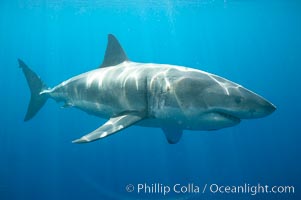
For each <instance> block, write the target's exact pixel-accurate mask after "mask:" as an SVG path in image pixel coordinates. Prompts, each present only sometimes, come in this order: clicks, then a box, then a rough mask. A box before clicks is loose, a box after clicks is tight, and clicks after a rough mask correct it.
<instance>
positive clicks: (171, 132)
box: [162, 127, 183, 144]
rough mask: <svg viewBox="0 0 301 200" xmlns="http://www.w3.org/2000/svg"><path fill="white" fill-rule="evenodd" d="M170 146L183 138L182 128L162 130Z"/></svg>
mask: <svg viewBox="0 0 301 200" xmlns="http://www.w3.org/2000/svg"><path fill="white" fill-rule="evenodd" d="M162 130H163V132H164V134H165V136H166V139H167V141H168V143H169V144H176V143H178V142H179V140H180V139H181V137H182V134H183V130H182V129H181V128H176V127H174V128H170V127H168V128H162Z"/></svg>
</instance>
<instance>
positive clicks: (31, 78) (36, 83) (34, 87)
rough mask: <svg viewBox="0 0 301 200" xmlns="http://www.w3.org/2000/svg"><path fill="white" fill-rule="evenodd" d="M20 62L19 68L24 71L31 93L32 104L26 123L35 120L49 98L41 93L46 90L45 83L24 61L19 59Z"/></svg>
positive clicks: (30, 104)
mask: <svg viewBox="0 0 301 200" xmlns="http://www.w3.org/2000/svg"><path fill="white" fill-rule="evenodd" d="M18 62H19V67H20V68H21V69H22V70H23V73H24V75H25V78H26V80H27V83H28V86H29V89H30V92H31V98H30V102H29V105H28V108H27V113H26V115H25V118H24V121H28V120H30V119H31V118H33V117H34V116H35V115H36V114H37V112H38V111H39V110H40V109H41V108H42V107H43V105H44V104H45V103H46V101H47V99H48V96H47V95H46V94H40V93H41V92H42V91H43V90H45V89H46V88H47V86H46V85H45V84H44V83H43V81H42V80H41V78H40V77H39V76H38V75H37V74H36V73H35V72H34V71H32V70H31V69H30V68H29V67H28V66H27V65H26V64H25V63H24V62H23V61H22V60H20V59H18Z"/></svg>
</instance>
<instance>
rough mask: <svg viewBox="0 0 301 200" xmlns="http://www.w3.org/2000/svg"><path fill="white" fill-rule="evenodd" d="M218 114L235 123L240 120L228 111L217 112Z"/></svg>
mask: <svg viewBox="0 0 301 200" xmlns="http://www.w3.org/2000/svg"><path fill="white" fill-rule="evenodd" d="M217 113H218V114H219V115H221V116H223V117H224V118H227V119H229V120H231V121H233V122H235V123H239V122H240V118H238V117H235V116H233V115H231V114H229V113H225V112H217Z"/></svg>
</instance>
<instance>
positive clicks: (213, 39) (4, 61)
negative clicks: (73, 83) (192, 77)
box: [0, 0, 301, 200]
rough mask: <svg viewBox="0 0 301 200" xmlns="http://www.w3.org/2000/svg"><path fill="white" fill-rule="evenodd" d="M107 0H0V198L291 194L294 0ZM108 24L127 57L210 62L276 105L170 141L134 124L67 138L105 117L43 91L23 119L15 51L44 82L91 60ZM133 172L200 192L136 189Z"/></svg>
mask: <svg viewBox="0 0 301 200" xmlns="http://www.w3.org/2000/svg"><path fill="white" fill-rule="evenodd" d="M110 2H111V3H103V1H94V3H85V2H84V1H69V0H66V1H34V0H24V1H5V0H3V1H1V2H0V28H1V29H0V30H1V31H0V44H1V46H0V70H1V71H0V74H1V79H0V85H1V99H0V102H1V128H0V130H1V132H0V134H1V139H0V160H1V162H0V199H1V200H20V199H26V200H27V199H30V200H31V199H43V200H48V199H49V200H50V199H51V200H52V199H89V200H96V199H97V200H98V199H99V200H100V199H300V198H301V195H300V186H301V183H300V180H301V170H300V169H301V164H300V150H301V147H300V142H301V137H300V134H301V128H300V113H301V106H300V104H301V93H300V83H299V82H300V75H301V73H300V72H301V68H300V67H301V55H300V52H301V37H300V36H301V3H300V1H297V0H296V1H294V0H291V1H286V0H282V1H281V0H279V1H256V0H254V1H252V0H249V1H242V0H241V1H240V0H236V1H235V0H233V1H231V0H227V1H226V0H224V1H222V0H220V1H218V0H216V1H209V0H206V1H158V2H160V3H157V1H145V2H144V1H134V0H132V1H128V2H127V3H125V2H123V1H117V0H114V1H110ZM108 33H113V34H114V35H116V37H117V38H118V39H119V41H120V43H121V44H122V46H123V48H124V49H125V51H126V52H127V55H128V56H129V58H130V59H131V60H133V61H138V62H153V63H168V64H177V65H184V66H189V67H193V68H198V69H202V70H205V71H209V72H211V73H214V74H218V75H220V76H223V77H225V78H228V79H230V80H232V81H235V82H237V83H240V84H242V85H243V86H245V87H247V88H249V89H251V90H253V91H255V92H257V93H258V94H260V95H262V96H264V97H265V98H267V99H268V100H270V101H271V102H272V103H273V104H275V105H276V106H277V111H276V112H274V113H273V114H272V115H271V116H268V117H266V118H263V119H257V120H249V121H243V122H242V123H241V124H239V125H238V126H235V127H231V128H227V129H223V130H219V131H213V132H191V131H185V132H184V135H183V138H182V140H181V141H180V142H179V143H178V144H176V145H169V144H168V143H167V141H166V139H165V136H164V134H163V133H162V132H161V130H159V129H155V128H142V127H130V128H128V129H126V130H124V131H122V132H119V133H117V134H115V135H113V136H111V137H108V138H106V139H103V140H100V141H97V142H93V143H89V144H84V145H76V144H72V143H71V141H72V140H73V139H76V138H79V137H80V136H82V135H84V134H86V133H88V132H90V131H92V130H94V129H96V128H97V127H98V126H100V125H101V124H103V123H104V122H105V120H104V119H100V118H97V117H94V116H90V115H87V114H86V113H84V112H81V111H79V110H76V109H60V106H61V105H58V104H57V103H56V102H54V101H52V100H50V101H48V102H47V103H46V105H45V106H44V107H43V109H42V110H41V111H40V112H39V113H38V115H37V116H36V117H35V118H34V119H33V120H31V121H29V122H26V123H25V122H23V117H24V115H25V112H26V109H27V104H28V102H29V98H30V93H29V90H28V87H27V84H26V81H25V78H24V77H23V74H22V72H21V70H20V69H19V68H18V64H17V58H21V59H23V60H24V61H25V62H26V63H27V64H28V65H29V66H31V67H32V68H33V69H34V70H35V71H36V72H37V73H38V74H39V75H40V76H41V77H42V78H43V79H44V81H45V82H46V83H47V84H48V85H49V86H54V85H56V84H58V83H60V82H61V81H63V80H66V79H67V78H69V77H72V76H74V75H77V74H79V73H82V72H85V71H88V70H91V69H94V68H96V67H98V66H99V64H100V63H101V62H102V59H103V55H104V51H105V47H106V43H107V34H108ZM145 183H146V184H148V185H149V186H151V184H162V186H170V187H173V186H174V185H175V184H177V183H179V184H181V185H188V184H189V183H191V184H194V185H195V186H199V187H200V193H199V194H196V193H182V194H177V193H175V192H170V193H168V194H166V195H165V196H164V195H163V193H162V192H161V193H160V192H159V194H158V193H154V192H153V193H151V192H148V191H146V192H145V191H144V190H142V191H141V192H140V193H139V194H138V193H137V186H138V184H145ZM128 184H133V185H134V186H135V191H133V192H132V193H128V192H127V191H126V186H127V185H128ZM206 184H207V185H208V187H207V190H206V191H205V193H204V194H203V193H202V190H203V188H204V185H206ZM212 184H218V185H220V186H221V185H223V186H227V185H229V186H239V185H244V184H249V185H250V186H252V185H258V184H261V185H268V186H270V187H272V186H294V194H292V192H291V193H290V194H289V193H288V192H286V193H285V192H282V193H281V194H279V193H278V194H273V193H268V194H257V195H252V192H249V193H248V194H235V193H229V194H227V193H223V194H222V193H212V192H210V191H209V186H210V185H212ZM171 189H172V188H171ZM253 194H254V193H253Z"/></svg>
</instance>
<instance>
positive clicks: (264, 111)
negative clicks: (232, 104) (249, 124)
mask: <svg viewBox="0 0 301 200" xmlns="http://www.w3.org/2000/svg"><path fill="white" fill-rule="evenodd" d="M240 91H241V92H242V93H241V94H243V97H244V99H245V102H244V103H243V110H244V112H243V114H242V117H241V118H245V119H248V118H249V119H251V118H261V117H265V116H268V115H270V114H271V113H273V112H274V111H275V110H276V106H275V105H273V104H272V103H271V102H269V101H268V100H266V99H265V98H263V97H261V96H259V95H258V94H255V93H253V92H251V91H249V90H247V89H245V88H241V90H240Z"/></svg>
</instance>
